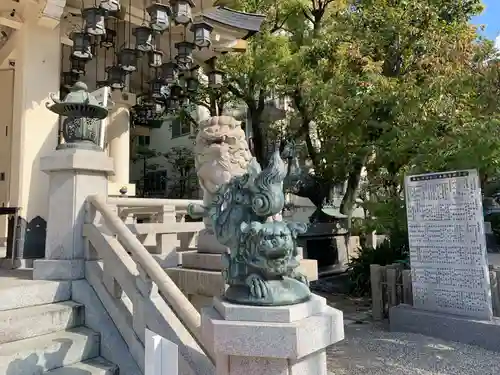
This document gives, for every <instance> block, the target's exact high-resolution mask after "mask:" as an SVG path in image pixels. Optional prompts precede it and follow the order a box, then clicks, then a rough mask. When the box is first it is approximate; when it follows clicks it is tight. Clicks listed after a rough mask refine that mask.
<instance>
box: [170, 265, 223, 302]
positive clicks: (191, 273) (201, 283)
mask: <svg viewBox="0 0 500 375" xmlns="http://www.w3.org/2000/svg"><path fill="white" fill-rule="evenodd" d="M165 271H166V272H167V274H168V275H169V276H170V277H171V278H172V280H173V281H174V282H175V283H176V284H177V286H178V287H179V289H180V290H182V292H183V293H184V294H188V295H189V294H201V295H204V296H220V295H221V294H222V293H223V292H224V290H225V283H224V279H223V278H222V274H221V272H220V271H207V270H197V269H190V268H182V267H175V268H167V269H166V270H165Z"/></svg>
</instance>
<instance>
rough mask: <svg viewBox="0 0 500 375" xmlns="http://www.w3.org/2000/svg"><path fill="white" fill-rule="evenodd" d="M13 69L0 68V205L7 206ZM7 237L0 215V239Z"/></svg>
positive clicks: (5, 223) (5, 227)
mask: <svg viewBox="0 0 500 375" xmlns="http://www.w3.org/2000/svg"><path fill="white" fill-rule="evenodd" d="M13 84H14V70H12V69H9V70H0V98H2V100H0V206H5V207H7V206H9V199H10V189H9V184H10V180H11V179H10V175H11V173H10V172H11V166H10V162H11V144H12V104H13V98H14V96H13ZM3 237H7V216H0V239H1V238H3Z"/></svg>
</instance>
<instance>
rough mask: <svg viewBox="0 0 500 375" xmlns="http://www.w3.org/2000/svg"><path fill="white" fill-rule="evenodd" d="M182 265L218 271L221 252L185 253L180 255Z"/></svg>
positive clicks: (220, 267) (220, 263)
mask: <svg viewBox="0 0 500 375" xmlns="http://www.w3.org/2000/svg"><path fill="white" fill-rule="evenodd" d="M182 267H183V268H196V269H201V270H208V271H220V270H221V269H222V257H221V254H213V253H200V252H196V253H185V254H183V255H182Z"/></svg>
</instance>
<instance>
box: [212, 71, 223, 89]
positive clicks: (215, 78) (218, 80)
mask: <svg viewBox="0 0 500 375" xmlns="http://www.w3.org/2000/svg"><path fill="white" fill-rule="evenodd" d="M223 80H224V73H223V72H221V71H220V70H216V69H214V70H212V71H210V72H208V86H209V87H211V88H213V89H220V88H221V87H222V83H223Z"/></svg>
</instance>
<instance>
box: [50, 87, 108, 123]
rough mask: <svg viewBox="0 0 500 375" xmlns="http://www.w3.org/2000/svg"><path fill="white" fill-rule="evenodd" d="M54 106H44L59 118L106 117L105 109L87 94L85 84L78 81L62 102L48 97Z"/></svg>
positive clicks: (52, 96) (106, 111) (53, 97)
mask: <svg viewBox="0 0 500 375" xmlns="http://www.w3.org/2000/svg"><path fill="white" fill-rule="evenodd" d="M50 97H51V99H52V101H53V102H54V104H52V105H49V103H47V104H46V106H47V108H48V109H49V110H50V111H51V112H54V113H56V114H58V115H60V116H67V117H86V118H97V119H100V120H102V119H104V118H106V117H107V116H108V110H107V108H105V107H103V106H102V105H100V104H99V102H98V100H97V99H96V98H95V97H94V96H93V95H92V94H89V92H88V87H87V85H86V84H85V83H83V82H81V81H78V82H76V83H75V84H74V85H73V86H72V87H71V88H70V91H69V93H68V94H67V95H66V97H65V98H64V99H63V100H59V99H58V98H56V97H55V96H54V95H53V94H51V95H50Z"/></svg>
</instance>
